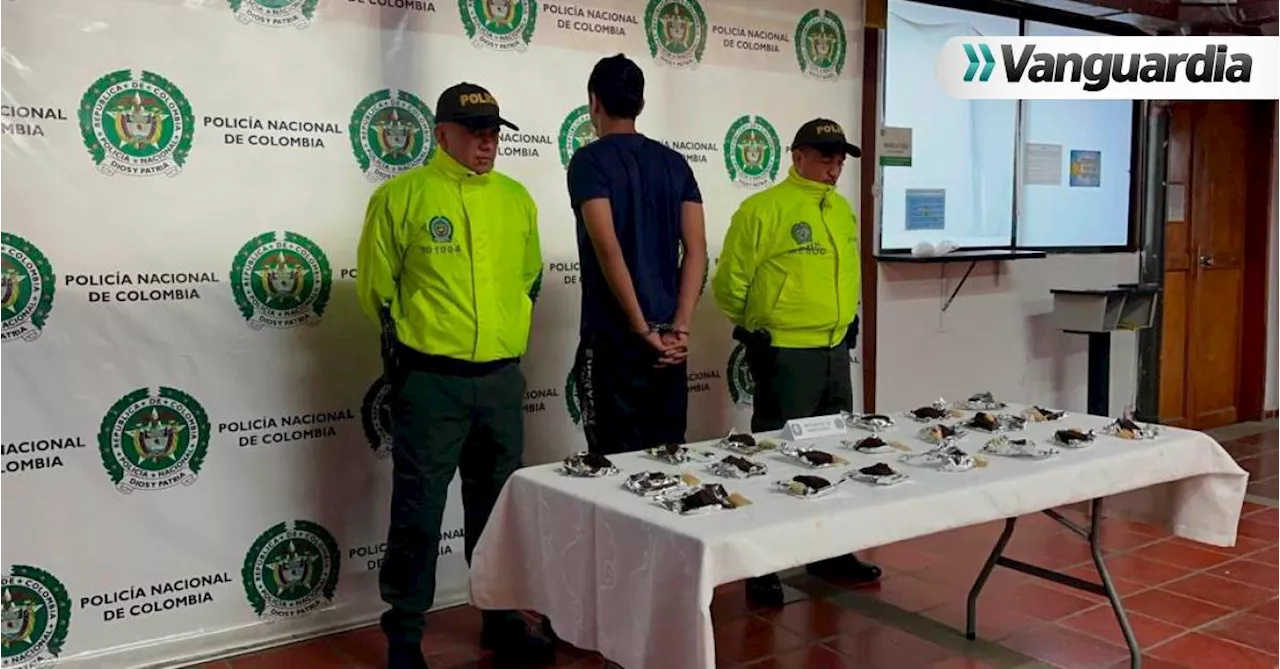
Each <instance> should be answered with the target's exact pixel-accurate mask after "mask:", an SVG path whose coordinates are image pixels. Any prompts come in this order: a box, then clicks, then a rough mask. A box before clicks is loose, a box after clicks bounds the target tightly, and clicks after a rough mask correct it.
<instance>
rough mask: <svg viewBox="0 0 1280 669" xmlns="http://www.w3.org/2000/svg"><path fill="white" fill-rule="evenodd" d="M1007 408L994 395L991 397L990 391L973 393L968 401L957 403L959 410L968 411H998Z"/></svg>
mask: <svg viewBox="0 0 1280 669" xmlns="http://www.w3.org/2000/svg"><path fill="white" fill-rule="evenodd" d="M1007 406H1009V405H1008V404H1005V403H1004V402H1000V401H997V400H996V398H995V395H992V394H991V392H990V391H983V392H980V393H974V394H972V395H970V396H969V398H968V399H966V400H965V401H963V402H960V403H959V407H960V408H961V409H967V410H969V411H999V410H1001V409H1003V408H1005V407H1007Z"/></svg>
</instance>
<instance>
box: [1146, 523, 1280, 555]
mask: <svg viewBox="0 0 1280 669" xmlns="http://www.w3.org/2000/svg"><path fill="white" fill-rule="evenodd" d="M1243 522H1244V521H1241V523H1243ZM1249 527H1250V528H1252V532H1253V533H1254V534H1258V533H1259V532H1258V530H1257V528H1259V527H1263V528H1269V529H1270V532H1271V533H1272V534H1273V535H1274V534H1275V528H1273V527H1271V526H1270V525H1263V524H1261V523H1251V524H1250V525H1249ZM1170 541H1173V542H1174V543H1178V544H1181V545H1183V546H1188V547H1190V548H1194V549H1196V550H1202V551H1209V552H1211V553H1222V554H1223V555H1230V556H1231V557H1233V558H1237V557H1244V556H1246V555H1248V554H1250V553H1256V552H1258V551H1260V550H1262V549H1264V548H1266V547H1268V546H1271V545H1272V544H1275V543H1276V539H1275V537H1274V536H1272V537H1271V538H1270V539H1263V538H1258V537H1252V536H1247V535H1246V534H1245V533H1244V532H1243V531H1239V530H1238V531H1237V534H1236V543H1235V545H1234V546H1210V545H1209V544H1202V543H1200V542H1198V541H1192V540H1190V539H1183V538H1182V537H1174V538H1173V539H1170Z"/></svg>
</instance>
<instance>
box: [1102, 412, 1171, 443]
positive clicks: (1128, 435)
mask: <svg viewBox="0 0 1280 669" xmlns="http://www.w3.org/2000/svg"><path fill="white" fill-rule="evenodd" d="M1102 431H1103V432H1106V433H1107V434H1109V435H1111V436H1113V437H1119V438H1121V439H1132V440H1135V441H1145V440H1147V439H1155V438H1156V437H1158V436H1160V430H1159V429H1158V428H1157V427H1156V426H1154V425H1143V424H1141V423H1138V422H1137V421H1135V420H1133V419H1132V418H1128V417H1125V418H1117V419H1116V420H1115V422H1113V423H1111V424H1110V425H1108V426H1106V427H1104V428H1102Z"/></svg>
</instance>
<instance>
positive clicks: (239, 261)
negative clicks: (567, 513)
mask: <svg viewBox="0 0 1280 669" xmlns="http://www.w3.org/2000/svg"><path fill="white" fill-rule="evenodd" d="M2 11H3V14H2V15H0V24H2V27H3V45H4V46H3V51H4V64H3V81H2V83H3V93H4V97H3V101H2V102H3V107H2V109H0V111H2V114H0V115H2V117H3V118H2V119H0V120H2V122H3V173H4V179H3V197H2V199H0V201H2V204H3V211H2V216H3V237H4V239H3V307H4V329H3V341H4V343H3V347H2V349H0V355H2V357H3V382H4V394H3V417H2V418H3V459H2V463H3V475H2V478H0V487H2V488H3V499H2V502H3V504H2V506H3V519H2V522H3V567H4V575H3V642H4V643H3V666H4V667H6V668H9V667H33V666H39V665H41V664H43V663H47V662H49V661H51V660H55V659H60V660H62V661H63V665H62V666H67V665H72V666H93V667H106V668H109V667H126V666H138V665H139V664H143V663H160V662H175V661H183V660H191V659H196V658H200V657H208V656H211V655H215V654H218V653H221V652H228V651H231V650H234V649H243V648H246V647H252V646H255V645H262V644H268V643H273V642H279V641H283V640H285V639H288V638H296V637H298V636H302V635H308V634H316V633H320V632H324V631H329V630H334V629H338V628H342V627H349V626H353V625H357V624H364V623H368V622H371V621H373V620H374V619H375V617H376V615H377V614H378V613H379V611H380V610H381V608H382V605H381V602H380V601H379V599H378V593H377V584H376V580H377V569H378V567H379V564H380V562H381V560H382V555H383V551H384V541H385V536H386V529H387V512H388V504H389V498H390V492H389V491H390V479H391V476H390V473H391V472H390V460H389V458H387V457H386V456H387V454H388V449H389V447H390V445H389V443H388V435H387V428H386V424H387V415H386V409H385V402H384V398H385V391H386V388H385V386H384V385H382V384H381V383H380V382H379V381H378V380H377V377H378V374H379V369H380V365H379V362H378V358H377V348H378V346H377V337H376V332H375V329H374V327H373V325H372V324H371V323H369V322H367V321H366V320H365V319H364V318H363V316H362V315H361V314H360V312H359V309H358V306H357V304H356V300H355V295H354V278H355V274H356V270H355V249H356V241H357V238H358V237H359V234H360V224H361V219H362V217H363V212H364V208H365V203H366V201H367V198H368V197H369V195H370V193H371V192H372V190H373V189H374V188H375V187H376V186H377V184H378V183H380V182H381V181H383V180H385V179H387V178H388V177H390V176H393V175H395V174H398V173H400V172H403V171H405V170H408V169H412V168H414V167H416V166H418V165H420V164H422V163H423V162H424V161H425V160H427V159H428V158H429V157H430V156H431V155H432V153H433V152H434V151H435V150H437V148H436V147H435V145H434V142H433V141H432V139H431V129H432V124H433V122H434V118H433V114H432V106H433V105H434V104H435V100H436V97H437V96H438V95H439V93H440V91H442V90H443V89H444V88H446V87H448V86H450V85H452V84H454V83H457V82H459V81H464V80H465V81H472V82H475V83H479V84H481V85H483V86H485V87H487V88H488V89H489V90H490V91H492V92H493V94H494V95H495V96H496V97H497V98H498V100H499V101H500V102H501V103H502V106H503V112H504V116H506V117H508V118H510V119H512V120H513V121H514V122H515V123H516V124H517V125H519V126H520V128H521V131H520V132H507V133H505V134H503V135H502V142H501V149H500V158H499V161H498V169H499V170H501V171H503V172H505V173H507V174H509V175H510V176H512V177H514V178H516V179H518V180H519V181H521V182H522V183H524V184H525V185H526V186H527V187H528V189H529V191H530V192H531V193H532V194H533V196H534V198H535V200H537V202H538V205H539V210H540V213H541V220H540V222H539V224H540V225H541V230H542V240H543V245H544V256H545V263H546V265H545V268H544V282H543V286H542V290H541V293H540V295H539V299H538V302H537V305H536V314H535V323H534V332H533V335H532V342H531V346H530V351H529V354H528V356H527V357H526V359H525V364H524V367H525V374H526V376H527V378H528V383H529V390H528V395H527V398H526V405H525V409H526V414H525V419H526V427H527V435H528V437H527V444H528V448H527V456H528V457H527V459H528V461H529V462H530V463H542V462H548V461H551V460H555V459H558V458H561V457H563V456H564V455H565V454H567V453H568V452H570V451H572V450H576V449H579V448H581V447H582V445H583V439H582V435H581V431H580V429H579V428H578V425H577V423H578V421H579V418H580V411H579V404H578V401H577V398H575V397H574V396H573V393H572V392H570V389H569V386H568V384H567V383H566V382H567V379H568V378H569V375H570V365H571V364H572V361H573V357H574V356H573V353H574V349H575V346H576V343H577V327H578V309H579V288H578V285H577V284H578V280H579V279H578V277H579V274H578V261H577V248H576V243H575V234H574V229H573V216H572V213H571V211H570V209H569V202H568V197H567V194H566V189H565V174H564V169H565V165H566V164H567V162H568V159H569V157H570V156H571V155H572V152H573V151H574V150H575V149H576V148H577V147H579V146H581V144H582V143H583V142H586V141H590V140H591V139H592V134H591V129H590V125H589V124H588V123H587V122H586V117H585V108H584V107H583V105H584V104H585V102H586V79H587V75H588V74H589V72H590V70H591V67H592V66H593V65H594V63H595V61H596V60H597V59H599V58H600V57H602V56H605V55H611V54H613V53H617V52H624V53H626V54H628V55H629V56H631V57H632V58H634V59H635V60H637V62H639V63H640V64H641V66H642V68H643V69H644V70H645V74H646V76H647V78H648V89H647V99H648V106H647V108H646V109H645V112H644V114H643V115H642V116H641V118H640V127H641V131H642V132H645V133H646V134H648V135H650V136H651V137H655V138H658V139H661V140H662V141H663V142H665V143H667V144H668V145H670V146H672V147H674V148H676V149H677V150H679V151H680V152H681V153H683V154H684V155H685V156H687V157H688V159H689V161H690V163H691V164H692V165H693V168H694V171H695V173H696V175H697V177H698V180H699V183H700V185H701V187H702V192H703V194H704V196H705V199H706V211H707V219H708V231H707V234H708V241H709V245H710V247H711V255H712V261H713V262H712V264H713V265H714V260H715V257H716V255H717V252H718V249H719V246H720V242H721V240H722V239H723V236H724V232H725V230H726V228H727V226H728V221H729V218H730V216H731V215H732V213H733V211H734V209H735V208H736V207H737V205H738V203H739V202H740V201H741V200H742V199H743V198H745V197H746V196H748V195H750V194H751V193H753V192H755V191H757V190H759V189H761V188H764V187H766V186H768V185H769V184H771V183H773V182H775V181H776V180H778V179H780V178H782V177H784V176H785V174H786V170H787V168H788V167H789V159H788V157H787V154H786V151H785V147H786V143H787V142H788V140H789V139H790V137H791V135H792V133H794V132H795V129H796V128H797V127H798V126H799V125H800V124H801V123H803V122H804V121H806V120H809V119H810V118H813V117H817V116H825V117H829V118H832V119H835V120H837V121H839V122H840V123H842V124H843V125H844V126H845V128H846V129H848V130H849V131H850V132H851V133H854V134H856V133H857V129H858V128H859V127H860V119H859V117H858V115H859V109H860V98H861V96H860V91H861V81H860V74H859V73H860V72H861V69H862V65H861V62H860V54H861V45H860V44H859V36H860V35H861V30H862V4H861V1H860V0H773V1H772V2H756V1H755V0H737V1H736V2H712V1H709V0H631V1H624V0H582V2H579V3H575V4H570V3H565V2H548V1H545V0H458V1H457V2H453V1H450V0H435V1H427V0H185V1H183V2H177V1H176V0H174V1H165V2H155V1H154V0H94V1H93V2H85V1H84V0H7V1H6V2H4V3H3V10H2ZM756 140H763V148H761V146H760V144H759V143H758V142H757V141H756ZM858 179H859V176H858V167H857V165H853V164H851V165H850V166H849V168H848V169H847V170H846V174H845V176H844V177H843V179H842V182H841V188H842V190H843V192H844V193H845V194H846V196H847V197H849V199H850V201H851V202H852V203H853V204H854V207H855V210H857V204H858V203H857V184H858V183H859V181H858ZM712 271H713V272H714V268H713V269H712ZM693 331H694V334H693V339H692V346H693V350H692V353H691V358H690V365H689V391H690V393H691V398H690V429H689V437H690V439H700V438H710V437H713V436H717V435H721V434H723V433H724V432H726V431H727V430H728V429H729V428H730V427H731V426H737V427H739V428H745V427H746V425H747V422H748V418H749V412H750V407H749V404H750V401H751V391H752V383H751V379H750V375H749V374H748V373H747V371H746V369H745V366H744V365H743V360H742V355H741V353H740V351H737V350H736V349H735V346H734V342H733V341H732V339H731V338H730V336H729V332H730V327H729V324H728V323H727V322H726V321H725V320H724V318H723V317H722V316H721V315H720V313H719V312H718V310H717V309H716V307H715V304H714V303H713V301H712V300H711V299H710V297H709V295H708V297H707V299H705V300H703V303H702V305H701V306H700V307H699V311H698V316H697V320H696V323H695V326H694V328H693ZM853 378H854V383H855V388H857V387H859V386H860V381H861V373H860V372H859V371H858V370H857V369H856V368H855V369H854V370H853ZM859 395H860V393H859ZM455 486H456V481H455ZM451 492H452V495H453V497H452V500H451V507H450V509H449V511H448V513H446V516H445V523H444V530H443V533H444V537H443V539H444V540H443V542H442V544H441V549H440V552H441V555H440V562H441V566H440V577H439V590H440V592H439V594H438V597H437V603H438V604H439V605H442V606H443V605H449V604H455V603H458V602H461V601H464V600H465V598H466V577H467V576H466V565H465V564H464V561H463V559H462V529H461V528H462V515H461V512H460V508H459V505H458V503H457V490H456V487H455V489H454V490H453V491H451Z"/></svg>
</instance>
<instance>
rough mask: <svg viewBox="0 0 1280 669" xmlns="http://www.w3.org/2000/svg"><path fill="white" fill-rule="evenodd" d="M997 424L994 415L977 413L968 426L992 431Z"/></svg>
mask: <svg viewBox="0 0 1280 669" xmlns="http://www.w3.org/2000/svg"><path fill="white" fill-rule="evenodd" d="M998 423H999V421H997V420H996V417H995V416H994V415H992V414H989V413H986V412H983V411H979V412H978V413H977V415H975V416H974V417H973V420H971V421H969V424H970V425H972V426H974V427H976V428H979V429H982V430H994V429H996V426H997V425H998Z"/></svg>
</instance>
